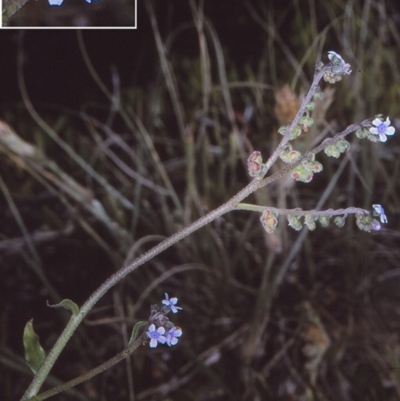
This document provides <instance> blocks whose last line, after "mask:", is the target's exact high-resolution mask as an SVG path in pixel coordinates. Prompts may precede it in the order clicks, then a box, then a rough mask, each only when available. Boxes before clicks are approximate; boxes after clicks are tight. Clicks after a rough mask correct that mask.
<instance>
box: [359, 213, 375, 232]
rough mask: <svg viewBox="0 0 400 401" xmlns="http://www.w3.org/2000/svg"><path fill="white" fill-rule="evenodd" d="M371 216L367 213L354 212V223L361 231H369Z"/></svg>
mask: <svg viewBox="0 0 400 401" xmlns="http://www.w3.org/2000/svg"><path fill="white" fill-rule="evenodd" d="M371 222H372V217H371V216H370V215H369V214H356V224H357V227H358V228H359V229H360V230H361V231H366V232H367V233H370V232H371V230H372V224H371Z"/></svg>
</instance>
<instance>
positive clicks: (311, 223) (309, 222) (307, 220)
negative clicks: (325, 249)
mask: <svg viewBox="0 0 400 401" xmlns="http://www.w3.org/2000/svg"><path fill="white" fill-rule="evenodd" d="M304 224H305V225H306V226H307V227H308V229H309V230H310V231H314V230H315V228H316V224H315V217H314V216H313V215H311V214H306V215H305V216H304Z"/></svg>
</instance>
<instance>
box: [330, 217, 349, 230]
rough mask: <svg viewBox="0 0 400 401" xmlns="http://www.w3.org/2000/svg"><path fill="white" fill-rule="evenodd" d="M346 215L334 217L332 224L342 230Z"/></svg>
mask: <svg viewBox="0 0 400 401" xmlns="http://www.w3.org/2000/svg"><path fill="white" fill-rule="evenodd" d="M346 217H347V214H345V215H344V216H336V217H335V219H334V220H333V222H334V223H335V224H336V225H337V226H338V227H340V228H342V227H343V226H344V224H345V222H346Z"/></svg>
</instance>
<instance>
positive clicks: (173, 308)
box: [162, 293, 182, 313]
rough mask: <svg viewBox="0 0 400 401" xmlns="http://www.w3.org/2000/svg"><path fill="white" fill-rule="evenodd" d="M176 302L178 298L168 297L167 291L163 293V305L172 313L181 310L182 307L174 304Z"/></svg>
mask: <svg viewBox="0 0 400 401" xmlns="http://www.w3.org/2000/svg"><path fill="white" fill-rule="evenodd" d="M177 302H178V298H171V299H169V296H168V294H167V293H165V299H164V300H163V301H162V303H163V305H165V306H167V307H168V308H170V309H171V311H172V313H177V312H178V310H182V308H181V307H180V306H175V305H176V303H177Z"/></svg>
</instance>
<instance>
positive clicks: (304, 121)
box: [300, 116, 314, 128]
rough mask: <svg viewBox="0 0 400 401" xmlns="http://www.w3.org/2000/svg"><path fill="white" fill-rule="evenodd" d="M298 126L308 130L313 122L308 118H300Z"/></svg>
mask: <svg viewBox="0 0 400 401" xmlns="http://www.w3.org/2000/svg"><path fill="white" fill-rule="evenodd" d="M300 124H301V125H302V126H303V128H304V127H307V128H310V127H311V126H312V125H313V124H314V120H313V119H312V118H311V117H309V116H304V117H301V119H300Z"/></svg>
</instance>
